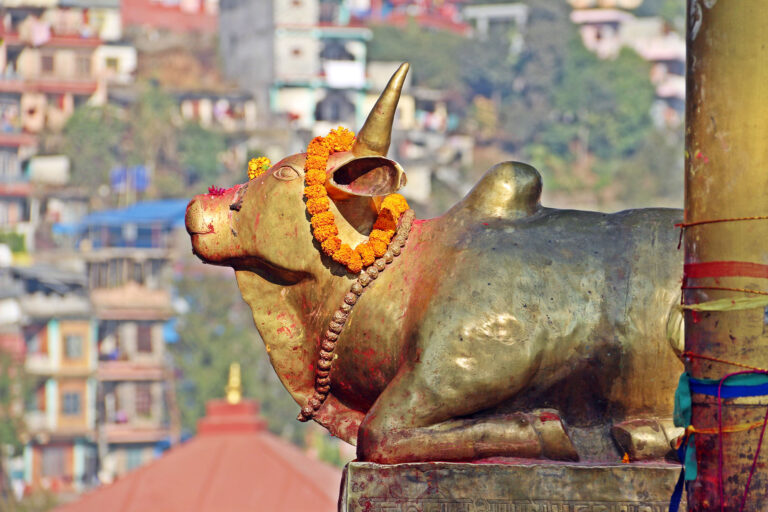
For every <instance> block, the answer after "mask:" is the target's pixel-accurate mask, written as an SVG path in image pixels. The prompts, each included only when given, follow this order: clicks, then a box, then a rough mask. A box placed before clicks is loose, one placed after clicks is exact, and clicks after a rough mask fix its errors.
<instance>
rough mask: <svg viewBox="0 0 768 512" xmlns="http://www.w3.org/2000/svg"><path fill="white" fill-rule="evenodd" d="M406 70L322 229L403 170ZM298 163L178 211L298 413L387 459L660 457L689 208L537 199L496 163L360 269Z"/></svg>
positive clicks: (348, 227) (530, 177)
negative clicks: (396, 155) (400, 118)
mask: <svg viewBox="0 0 768 512" xmlns="http://www.w3.org/2000/svg"><path fill="white" fill-rule="evenodd" d="M407 71H408V65H407V64H404V65H403V66H401V68H400V69H399V70H398V71H397V72H396V73H395V75H394V76H393V77H392V80H391V81H390V83H389V85H388V86H387V89H386V90H385V91H384V92H383V93H382V95H381V97H380V98H379V101H378V102H377V104H376V106H375V107H374V109H373V111H372V112H371V114H370V115H369V117H368V119H367V121H366V123H365V125H364V126H363V128H362V130H361V131H360V133H359V134H358V135H357V138H356V139H355V140H354V143H353V145H352V147H351V149H350V150H349V151H342V152H336V153H332V154H330V155H329V157H328V159H327V163H326V164H325V166H326V178H325V183H324V184H323V185H322V186H323V187H324V188H325V191H326V192H327V197H328V198H329V206H328V209H329V211H330V212H332V213H333V216H334V218H335V226H336V228H333V229H334V232H336V231H337V232H338V235H337V236H338V238H339V239H340V240H341V241H343V242H344V243H345V244H349V246H351V247H355V246H356V245H357V244H358V243H363V242H365V241H366V240H368V234H369V233H371V229H372V227H373V226H374V224H375V223H376V222H377V218H380V215H379V214H380V210H381V209H382V204H383V203H382V197H384V196H387V195H388V194H390V193H393V192H395V191H396V190H397V189H398V188H399V187H400V186H401V185H402V184H403V183H404V181H405V176H404V173H403V170H402V168H401V167H400V166H399V165H398V164H397V163H395V162H393V161H392V160H389V159H387V158H386V154H387V150H388V147H389V140H390V131H391V128H392V120H393V116H394V113H395V108H396V105H397V101H398V99H399V95H400V89H401V87H402V84H403V80H404V77H405V74H406V73H407ZM309 165H310V164H309V162H308V160H307V156H306V155H305V154H297V155H293V156H289V157H287V158H285V159H283V160H282V161H280V162H278V163H277V164H275V165H273V166H271V168H270V169H269V170H268V171H266V172H265V173H264V174H262V175H261V176H258V177H256V178H254V179H251V180H250V181H249V182H248V183H246V184H243V185H236V186H234V187H233V188H230V189H228V190H225V191H216V192H214V193H209V194H204V195H199V196H197V197H195V198H194V199H193V200H192V201H191V202H190V204H189V206H188V208H187V215H186V226H187V230H188V232H189V233H190V235H191V238H192V247H193V251H194V253H195V254H196V255H197V256H198V257H200V258H201V259H202V260H203V261H204V262H206V263H211V264H216V265H226V266H231V267H233V268H234V269H235V273H236V276H237V281H238V285H239V287H240V291H241V292H242V295H243V298H244V299H245V301H246V302H247V303H248V304H249V305H250V307H251V309H252V311H253V318H254V321H255V323H256V327H257V328H258V330H259V333H260V334H261V337H262V339H263V340H264V343H265V345H266V349H267V352H268V354H269V357H270V360H271V362H272V365H273V366H274V369H275V371H276V372H277V374H278V375H279V377H280V379H281V381H282V383H283V384H284V386H285V387H286V388H287V390H288V391H289V392H290V394H291V395H292V396H293V398H294V399H295V400H296V402H297V403H298V404H299V405H300V406H301V407H302V411H303V412H302V414H304V419H307V418H309V417H311V418H313V419H314V420H315V421H317V422H319V423H320V424H322V425H323V426H325V427H326V428H328V430H329V431H330V432H331V433H332V434H334V435H336V436H338V437H340V438H342V439H344V440H346V441H348V442H350V443H353V444H354V443H356V444H357V451H358V458H359V459H360V460H364V461H374V462H383V463H396V462H410V461H429V460H443V461H461V460H476V459H481V458H489V457H524V458H548V459H553V460H595V461H597V460H606V461H607V460H617V459H616V458H621V457H622V456H623V455H624V454H628V456H629V458H630V459H632V460H653V459H661V458H664V457H667V456H668V455H669V453H670V443H671V442H672V441H673V438H674V437H675V434H676V432H674V431H673V427H672V426H671V417H672V409H673V396H674V390H675V387H676V383H677V377H678V375H679V374H680V372H681V371H682V364H681V362H680V361H679V359H678V357H677V356H678V354H679V350H680V348H679V347H680V344H681V339H682V338H681V333H680V330H681V327H680V326H681V316H680V313H679V311H678V309H677V304H678V303H679V297H680V295H679V287H680V276H681V275H682V257H681V254H680V252H678V250H677V248H676V244H677V239H676V231H675V229H674V227H673V226H674V223H675V222H676V221H679V219H680V217H681V212H680V211H677V210H665V209H644V210H630V211H624V212H619V213H614V214H603V213H596V212H587V211H574V210H558V209H552V208H545V207H542V206H541V204H540V202H539V199H540V194H541V177H540V176H539V174H538V172H537V171H536V170H535V169H533V168H532V167H530V166H528V165H525V164H522V163H516V162H505V163H501V164H498V165H496V166H494V167H493V168H491V169H490V170H489V171H488V172H487V173H486V174H485V176H484V177H483V178H482V179H481V181H480V182H479V183H478V184H477V185H476V186H475V187H474V189H472V191H471V192H469V194H468V195H467V196H466V197H465V198H464V199H463V200H462V201H461V202H459V203H458V204H457V205H455V206H454V207H453V208H451V209H450V210H449V211H448V212H447V213H446V214H445V215H443V216H441V217H438V218H435V219H429V220H414V221H411V217H409V215H410V214H411V213H412V212H407V213H406V214H403V215H402V217H401V218H400V221H399V222H400V224H399V228H398V232H397V233H396V234H395V236H394V238H393V240H392V242H391V244H390V245H389V246H388V247H387V252H386V253H385V254H384V255H383V256H381V257H380V258H377V259H376V262H375V264H371V265H370V266H369V267H368V268H365V269H363V271H362V272H361V273H360V274H359V275H358V274H353V273H350V272H349V271H348V268H347V267H345V266H344V265H343V264H340V263H337V262H336V261H334V259H332V258H330V257H328V256H326V255H325V254H324V253H323V250H324V248H325V246H324V245H323V246H321V244H320V243H318V241H317V240H316V239H315V238H313V229H312V225H311V222H310V215H309V214H308V213H307V205H306V203H305V197H304V193H305V192H304V187H305V185H306V183H305V169H308V168H309ZM321 176H322V175H321ZM313 219H314V218H313ZM335 257H336V255H334V258H335ZM371 269H374V270H371ZM345 304H346V306H345ZM352 306H354V307H352Z"/></svg>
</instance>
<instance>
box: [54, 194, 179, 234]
mask: <svg viewBox="0 0 768 512" xmlns="http://www.w3.org/2000/svg"><path fill="white" fill-rule="evenodd" d="M187 203H189V200H188V199H163V200H160V201H143V202H140V203H135V204H132V205H131V206H127V207H125V208H119V209H116V210H102V211H98V212H93V213H90V214H88V215H86V216H85V217H83V218H82V219H81V220H80V222H78V223H77V224H76V227H75V230H76V231H84V230H86V229H88V228H97V227H118V226H123V225H125V224H136V225H158V224H159V225H161V226H164V227H177V226H183V225H184V215H185V213H186V211H187ZM61 227H62V228H63V227H64V226H61ZM64 229H66V228H64Z"/></svg>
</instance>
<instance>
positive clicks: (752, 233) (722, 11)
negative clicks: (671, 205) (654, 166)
mask: <svg viewBox="0 0 768 512" xmlns="http://www.w3.org/2000/svg"><path fill="white" fill-rule="evenodd" d="M767 27H768V5H767V4H766V2H765V0H736V1H734V0H719V1H718V0H688V35H687V40H688V63H687V71H688V75H687V93H688V100H687V106H686V155H685V186H686V192H685V222H686V223H691V222H697V221H703V220H717V219H735V218H744V217H755V216H765V215H768V28H767ZM705 262H723V263H721V264H717V263H715V264H711V265H701V263H705ZM734 262H747V263H748V264H747V265H740V264H736V263H734ZM685 263H686V278H685V280H684V287H685V288H686V289H685V290H684V302H685V303H686V304H696V303H702V302H707V301H713V300H716V299H723V298H743V297H760V296H761V295H760V294H756V293H746V292H744V291H734V290H724V289H722V288H732V289H740V290H755V291H758V292H768V273H766V271H767V270H768V220H731V221H727V222H715V223H705V224H700V225H695V226H689V227H687V229H686V231H685ZM694 287H698V288H694ZM716 288H720V289H716ZM766 322H768V312H767V311H766V309H765V308H764V307H762V306H758V307H751V308H750V309H743V310H737V311H720V312H716V311H710V312H699V313H692V312H690V311H688V312H686V315H685V330H686V339H685V347H686V351H689V352H691V353H692V355H691V358H690V359H689V362H688V368H689V371H690V372H691V374H692V376H693V377H695V378H710V379H720V378H722V377H723V376H725V375H727V374H729V373H732V372H736V371H739V370H741V369H742V368H739V367H734V366H731V365H728V364H724V363H722V362H715V361H711V360H706V359H701V358H699V357H697V355H704V356H707V357H713V358H719V359H723V360H727V361H734V362H739V363H744V364H747V365H750V366H755V367H760V368H768V325H767V324H766ZM693 402H694V403H693V421H692V424H693V425H694V426H695V427H696V428H718V409H717V399H716V398H714V397H711V396H705V395H698V394H694V395H693ZM723 403H724V405H723V413H722V414H723V417H722V425H724V426H728V425H744V424H750V423H754V422H760V421H762V420H763V418H764V416H765V413H766V407H767V406H768V396H759V397H754V398H734V399H728V400H724V402H723ZM760 432H761V429H760V428H753V429H751V430H742V431H738V432H733V433H727V434H723V435H722V436H718V435H717V434H702V435H698V434H697V435H696V450H697V458H698V478H697V479H696V481H694V482H691V486H690V488H689V496H688V498H689V501H688V503H689V505H688V506H689V509H690V510H696V511H699V510H719V509H720V500H721V493H720V491H719V489H718V487H719V483H718V482H719V468H718V454H719V438H720V437H722V446H723V450H722V453H723V459H722V460H723V465H722V473H723V480H722V481H723V492H722V500H723V503H724V509H725V510H728V511H731V510H733V511H737V510H739V509H740V506H741V503H742V496H743V494H744V489H745V486H746V483H747V477H748V475H749V473H750V468H751V466H752V459H753V456H754V454H755V449H756V447H757V444H758V439H759V438H760ZM766 438H768V432H766ZM766 444H768V439H766V441H764V445H766ZM744 510H750V511H756V510H768V446H763V448H762V450H761V454H760V457H759V461H758V465H757V469H756V472H755V474H754V476H753V477H752V482H751V485H750V488H749V494H748V496H747V499H746V506H745V507H744Z"/></svg>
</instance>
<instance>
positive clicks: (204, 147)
mask: <svg viewBox="0 0 768 512" xmlns="http://www.w3.org/2000/svg"><path fill="white" fill-rule="evenodd" d="M226 147H227V145H226V140H225V139H224V136H223V135H222V134H221V133H219V132H214V131H211V130H206V129H205V128H203V127H202V126H200V125H199V124H194V123H188V124H185V125H184V127H183V128H182V129H181V132H180V133H179V143H178V154H179V161H180V162H181V165H182V167H183V169H184V171H185V172H186V175H187V180H188V181H189V182H190V183H203V184H206V183H215V182H216V180H217V178H218V177H219V175H220V174H221V167H222V165H221V162H220V161H219V158H218V157H219V155H220V154H221V153H223V152H224V150H225V149H226Z"/></svg>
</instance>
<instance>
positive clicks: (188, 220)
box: [184, 198, 213, 235]
mask: <svg viewBox="0 0 768 512" xmlns="http://www.w3.org/2000/svg"><path fill="white" fill-rule="evenodd" d="M184 225H185V226H186V228H187V233H189V234H190V235H202V234H207V233H213V224H212V223H211V222H206V220H205V217H204V215H203V207H202V205H201V204H200V200H199V199H197V198H195V199H193V200H192V201H190V202H189V204H188V205H187V213H186V215H185V216H184Z"/></svg>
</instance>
